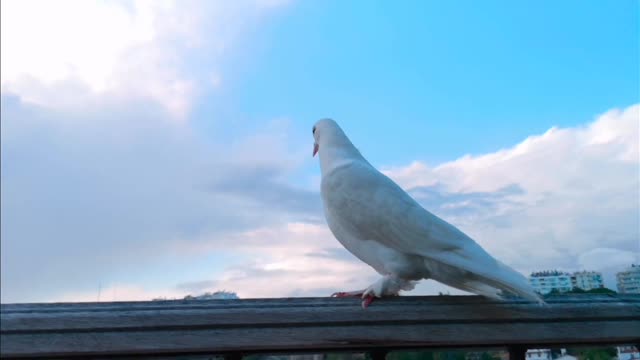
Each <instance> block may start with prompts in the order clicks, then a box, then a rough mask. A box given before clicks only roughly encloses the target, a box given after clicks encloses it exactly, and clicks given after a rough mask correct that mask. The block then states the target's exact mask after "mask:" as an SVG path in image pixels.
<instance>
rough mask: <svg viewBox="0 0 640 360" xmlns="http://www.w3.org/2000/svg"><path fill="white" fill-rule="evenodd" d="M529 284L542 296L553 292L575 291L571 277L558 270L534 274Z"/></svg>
mask: <svg viewBox="0 0 640 360" xmlns="http://www.w3.org/2000/svg"><path fill="white" fill-rule="evenodd" d="M529 282H530V283H531V286H532V287H533V289H534V290H535V291H537V292H538V293H540V294H542V295H545V294H548V293H550V292H551V291H553V290H556V291H559V292H567V291H571V290H572V289H573V285H572V283H571V275H570V274H569V273H566V272H562V271H557V270H551V271H538V272H534V273H532V274H531V276H530V277H529Z"/></svg>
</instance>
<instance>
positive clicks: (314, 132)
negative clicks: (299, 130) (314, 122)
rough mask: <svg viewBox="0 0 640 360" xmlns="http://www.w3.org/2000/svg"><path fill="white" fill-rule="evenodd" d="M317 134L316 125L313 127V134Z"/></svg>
mask: <svg viewBox="0 0 640 360" xmlns="http://www.w3.org/2000/svg"><path fill="white" fill-rule="evenodd" d="M315 134H316V127H315V126H314V127H313V135H315Z"/></svg>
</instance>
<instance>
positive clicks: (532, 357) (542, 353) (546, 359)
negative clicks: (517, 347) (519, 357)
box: [525, 349, 553, 360]
mask: <svg viewBox="0 0 640 360" xmlns="http://www.w3.org/2000/svg"><path fill="white" fill-rule="evenodd" d="M552 358H553V357H552V355H551V349H529V350H527V354H526V355H525V359H527V360H551V359H552Z"/></svg>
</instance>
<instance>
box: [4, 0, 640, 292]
mask: <svg viewBox="0 0 640 360" xmlns="http://www.w3.org/2000/svg"><path fill="white" fill-rule="evenodd" d="M1 6H2V8H1V16H2V18H1V21H0V25H1V31H0V33H1V42H0V45H1V49H0V50H1V51H0V57H1V58H0V62H1V84H0V89H1V94H0V96H1V108H0V110H1V112H0V115H1V117H0V124H1V148H0V150H1V191H2V196H1V198H0V204H1V209H0V210H1V217H0V220H1V233H0V235H1V238H0V240H1V241H0V245H1V254H0V260H1V301H2V302H3V303H9V302H52V301H98V300H99V301H112V300H148V299H152V298H156V297H166V298H181V297H183V296H185V295H187V294H192V295H193V294H200V293H203V292H205V291H216V290H227V291H234V292H236V293H238V295H239V296H240V297H242V298H248V297H288V296H328V295H329V294H331V293H333V292H335V291H343V290H354V289H359V288H364V287H366V286H367V285H369V284H370V283H372V282H373V281H375V280H376V279H377V277H378V275H377V274H376V273H375V272H374V271H373V270H372V269H371V268H369V267H368V266H367V265H366V264H363V263H361V262H360V261H359V260H357V259H356V258H355V257H353V256H352V255H351V254H350V253H348V252H347V251H346V250H344V249H343V248H342V247H341V246H340V244H339V243H338V242H337V240H335V239H334V238H333V236H332V235H331V233H330V231H329V230H328V228H327V225H326V223H325V220H324V216H323V213H322V206H321V200H320V195H319V183H320V171H319V165H318V162H317V158H312V157H311V151H312V147H313V138H312V135H311V128H312V126H313V124H314V122H315V121H317V120H318V119H321V118H324V117H331V118H333V119H335V120H336V121H338V123H339V124H340V125H341V126H342V127H343V129H344V130H345V132H346V133H347V134H348V136H349V137H350V138H351V140H352V141H353V142H354V143H355V144H356V146H357V147H358V148H359V149H360V150H361V152H362V153H363V154H364V156H365V157H367V159H368V160H369V161H370V162H371V163H372V164H373V165H374V166H376V167H377V168H379V169H381V170H382V171H383V172H384V173H385V174H387V175H388V176H390V177H391V178H392V179H394V180H395V181H396V182H398V183H399V184H400V185H401V186H402V187H403V188H404V189H406V190H407V191H408V192H409V193H410V194H411V195H412V196H413V197H414V198H415V199H416V200H418V201H419V202H420V203H421V204H422V205H423V206H424V207H425V208H427V209H429V210H430V211H432V212H433V213H435V214H437V215H438V216H441V217H442V218H444V219H445V220H447V221H449V222H451V223H452V224H454V225H456V226H458V227H459V228H460V229H462V230H463V231H465V232H466V233H467V234H469V235H470V236H471V237H473V238H474V239H475V240H476V241H477V242H478V243H480V244H481V245H482V246H483V247H484V248H485V249H487V250H488V251H489V252H490V253H491V254H493V255H494V256H495V257H496V258H498V259H500V260H501V261H503V262H504V263H506V264H508V265H509V266H512V267H513V268H515V269H516V270H518V271H520V272H521V273H523V274H525V275H528V274H529V273H530V272H532V271H536V270H545V269H559V270H564V271H577V270H585V269H586V270H597V271H602V272H603V273H604V275H605V281H606V285H607V286H608V287H610V288H615V282H614V274H615V272H616V271H620V270H622V269H624V268H626V267H628V266H629V265H630V264H631V263H634V262H635V263H637V262H640V147H639V137H640V128H639V127H640V85H639V84H640V67H639V66H638V64H639V63H640V56H639V48H640V38H639V33H640V24H639V13H640V9H639V5H638V2H637V1H632V0H628V1H627V0H621V1H610V2H605V1H600V2H584V1H562V2H557V1H551V0H544V1H520V2H517V3H515V2H514V3H507V2H504V1H483V2H474V1H470V0H459V1H450V2H445V1H409V0H403V1H398V2H392V1H364V0H362V1H358V0H353V1H339V0H323V1H302V0H242V1H234V2H229V1H191V0H186V1H179V2H177V1H165V0H157V1H130V0H113V1H94V0H77V1H72V0H60V1H56V2H50V1H34V0H22V1H17V0H3V1H2V3H1ZM446 291H449V292H451V293H458V292H456V291H455V290H452V289H450V288H446V287H445V286H443V285H439V284H437V283H434V282H433V281H423V282H422V283H421V284H420V285H419V286H418V287H417V288H416V289H415V290H414V291H412V292H411V293H410V294H412V295H414V294H415V295H418V294H437V293H438V292H446Z"/></svg>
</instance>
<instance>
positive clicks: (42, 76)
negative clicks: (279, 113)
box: [0, 0, 285, 117]
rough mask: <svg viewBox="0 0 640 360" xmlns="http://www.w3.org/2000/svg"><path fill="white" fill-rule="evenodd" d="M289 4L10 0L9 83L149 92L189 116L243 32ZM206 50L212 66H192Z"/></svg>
mask: <svg viewBox="0 0 640 360" xmlns="http://www.w3.org/2000/svg"><path fill="white" fill-rule="evenodd" d="M284 3H285V2H279V1H276V2H274V1H270V0H258V1H256V0H250V1H238V2H235V1H233V2H226V1H222V2H221V1H170V0H131V1H99V0H61V1H46V0H7V1H2V9H1V10H2V11H1V13H2V15H1V16H2V19H1V27H2V28H1V34H2V35H1V36H2V38H1V52H0V54H1V55H0V56H1V61H2V74H1V75H2V76H1V77H2V80H1V85H2V92H3V93H14V94H18V95H20V96H21V97H22V98H23V99H25V100H27V101H31V102H34V103H37V104H41V105H47V106H57V107H60V106H64V107H68V106H86V105H87V103H89V102H104V101H105V98H107V99H116V100H118V99H130V98H132V97H134V98H146V99H151V100H153V101H157V102H159V103H160V104H162V105H163V106H164V107H165V108H166V109H167V110H169V111H170V112H171V113H173V114H174V115H176V116H181V117H184V116H185V114H186V112H187V111H188V110H189V107H190V105H191V103H192V102H193V99H194V97H195V96H196V95H197V93H198V91H199V90H201V88H203V87H210V86H212V84H213V86H219V84H220V83H221V76H222V75H221V74H220V73H219V72H217V69H216V66H217V64H218V63H219V60H220V58H221V57H222V56H225V54H228V52H229V50H230V48H231V47H232V46H231V45H232V44H234V42H236V41H237V40H238V37H239V35H241V34H242V32H243V31H245V30H247V29H250V28H251V26H252V23H253V22H255V21H257V20H258V19H259V18H260V16H261V15H262V14H263V13H265V12H268V11H272V9H273V8H274V7H276V6H279V5H283V4H284ZM198 54H204V55H201V56H207V62H206V63H207V66H208V67H209V68H208V69H203V71H204V72H205V73H204V74H202V73H200V74H194V73H193V71H192V70H191V69H189V61H192V60H194V59H197V56H198ZM212 79H213V80H212Z"/></svg>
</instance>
